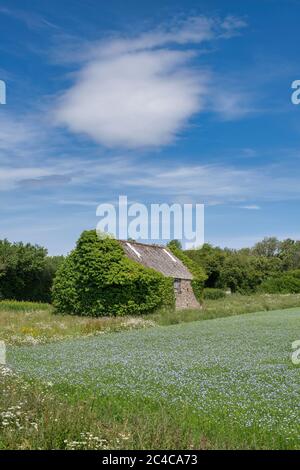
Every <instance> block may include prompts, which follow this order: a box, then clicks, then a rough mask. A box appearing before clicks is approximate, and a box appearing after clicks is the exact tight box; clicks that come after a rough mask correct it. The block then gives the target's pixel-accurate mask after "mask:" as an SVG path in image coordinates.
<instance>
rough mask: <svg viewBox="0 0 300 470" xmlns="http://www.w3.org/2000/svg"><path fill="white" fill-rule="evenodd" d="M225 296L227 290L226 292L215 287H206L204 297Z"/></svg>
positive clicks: (215, 297) (213, 298)
mask: <svg viewBox="0 0 300 470" xmlns="http://www.w3.org/2000/svg"><path fill="white" fill-rule="evenodd" d="M224 297H226V292H224V291H223V290H222V289H214V288H210V287H206V288H205V289H204V299H209V300H218V299H224Z"/></svg>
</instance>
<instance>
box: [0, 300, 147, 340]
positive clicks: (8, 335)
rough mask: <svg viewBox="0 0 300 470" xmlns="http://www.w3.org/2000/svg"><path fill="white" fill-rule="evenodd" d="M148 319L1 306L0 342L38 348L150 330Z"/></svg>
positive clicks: (32, 306) (31, 305) (21, 304)
mask: <svg viewBox="0 0 300 470" xmlns="http://www.w3.org/2000/svg"><path fill="white" fill-rule="evenodd" d="M153 325H154V323H153V322H152V321H151V320H150V319H148V318H139V317H132V316H128V317H121V318H114V317H104V318H91V317H79V316H71V315H58V314H55V313H54V310H53V308H52V307H51V305H48V304H39V303H36V304H35V303H33V302H16V301H2V302H0V340H2V341H5V342H6V343H7V344H8V345H12V344H14V345H22V344H30V345H37V344H42V343H48V342H52V341H59V340H63V339H67V338H74V337H81V336H89V335H97V334H102V333H104V332H111V331H121V330H128V329H135V328H145V327H148V326H153Z"/></svg>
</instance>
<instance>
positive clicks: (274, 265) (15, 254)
mask: <svg viewBox="0 0 300 470" xmlns="http://www.w3.org/2000/svg"><path fill="white" fill-rule="evenodd" d="M171 244H173V247H174V246H175V247H176V248H177V249H180V248H181V246H180V243H179V242H177V241H172V242H171ZM184 255H185V257H186V255H187V256H188V257H189V258H190V259H191V260H193V261H194V264H196V265H198V266H199V267H200V268H201V269H203V270H204V271H205V273H206V276H207V278H206V280H205V281H204V282H205V287H206V288H218V289H224V290H226V289H231V291H232V292H238V293H241V294H249V293H252V292H256V291H264V292H270V293H273V292H274V293H289V292H294V293H300V241H295V240H292V239H286V240H283V241H279V240H278V239H277V238H275V237H270V238H265V239H263V240H262V241H260V242H258V243H256V245H254V246H253V247H252V248H242V249H239V250H234V249H229V248H219V247H214V246H212V245H210V244H208V243H205V244H204V245H203V246H202V247H201V248H199V249H194V250H187V251H185V252H184ZM64 259H65V258H64V257H63V256H48V253H47V250H46V249H45V248H43V247H41V246H38V245H32V244H29V243H27V244H24V243H21V242H20V243H11V242H9V241H8V240H0V299H14V300H29V301H36V302H51V291H52V285H53V280H54V278H55V274H56V272H57V269H58V268H59V266H60V265H61V263H62V262H63V260H64Z"/></svg>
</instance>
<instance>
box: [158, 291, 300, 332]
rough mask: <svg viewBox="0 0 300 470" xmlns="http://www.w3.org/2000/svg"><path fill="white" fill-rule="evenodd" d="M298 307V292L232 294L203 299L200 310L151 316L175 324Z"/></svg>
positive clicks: (299, 300)
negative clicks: (224, 296) (220, 297)
mask: <svg viewBox="0 0 300 470" xmlns="http://www.w3.org/2000/svg"><path fill="white" fill-rule="evenodd" d="M292 307H300V294H285V295H282V294H272V295H270V294H252V295H240V294H232V295H228V296H226V298H224V299H218V300H205V302H204V305H203V308H202V310H188V309H186V310H177V311H175V312H170V311H164V312H159V313H158V314H155V315H153V316H152V319H153V320H154V321H155V322H156V323H157V324H159V325H175V324H178V323H186V322H191V321H200V320H210V319H213V318H221V317H229V316H232V315H241V314H244V313H252V312H263V311H269V310H280V309H285V308H292Z"/></svg>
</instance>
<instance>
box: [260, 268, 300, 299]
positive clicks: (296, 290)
mask: <svg viewBox="0 0 300 470" xmlns="http://www.w3.org/2000/svg"><path fill="white" fill-rule="evenodd" d="M261 290H262V291H263V292H267V293H268V294H300V270H295V271H287V272H285V273H283V274H281V275H280V276H274V277H271V278H269V279H267V280H266V281H264V282H263V283H262V285H261Z"/></svg>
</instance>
